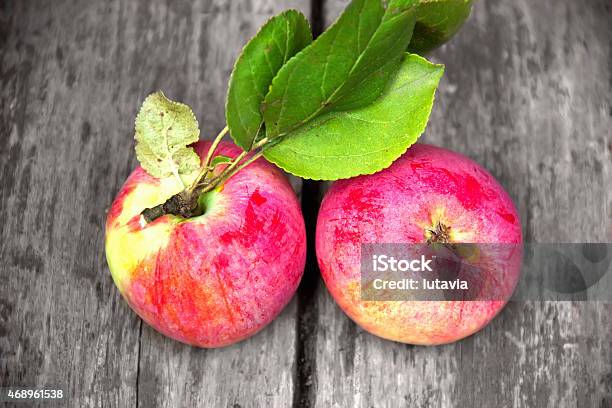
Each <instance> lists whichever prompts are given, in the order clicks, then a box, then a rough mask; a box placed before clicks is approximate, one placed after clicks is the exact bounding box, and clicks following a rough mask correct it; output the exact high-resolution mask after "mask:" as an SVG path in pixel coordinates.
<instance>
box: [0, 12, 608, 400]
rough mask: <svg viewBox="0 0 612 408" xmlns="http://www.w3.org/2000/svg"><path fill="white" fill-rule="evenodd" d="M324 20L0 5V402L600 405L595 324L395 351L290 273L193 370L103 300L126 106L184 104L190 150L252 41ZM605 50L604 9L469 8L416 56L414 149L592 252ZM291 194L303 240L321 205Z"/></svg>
mask: <svg viewBox="0 0 612 408" xmlns="http://www.w3.org/2000/svg"><path fill="white" fill-rule="evenodd" d="M343 3H345V2H344V1H339V0H327V1H321V0H313V1H312V2H311V1H310V0H232V1H229V0H194V1H186V0H180V1H162V0H138V1H128V0H124V1H119V0H108V1H100V2H93V1H86V0H77V1H65V0H54V1H51V0H47V1H43V0H39V1H34V0H13V1H6V0H5V1H0V50H1V56H0V61H1V62H0V214H1V215H2V221H1V222H0V277H1V279H2V286H1V287H0V386H29V387H35V386H38V387H40V386H52V385H55V386H59V387H61V388H63V389H64V391H65V392H66V393H67V398H66V399H65V400H64V402H63V403H62V405H61V406H67V407H143V408H150V407H194V406H211V407H287V406H291V405H293V406H296V407H315V406H316V407H330V406H338V407H353V406H355V407H370V406H376V407H379V406H389V407H397V406H415V407H425V406H444V407H450V406H458V407H525V406H529V407H546V406H548V407H611V406H612V316H611V312H610V304H606V303H587V302H581V303H580V302H576V303H570V302H517V303H511V304H509V305H508V307H506V309H505V310H504V311H503V313H502V314H501V315H500V316H499V317H498V318H496V319H495V320H494V321H493V323H492V324H491V325H489V326H488V327H487V328H486V329H484V330H483V331H482V332H480V333H478V334H476V335H475V336H472V337H470V338H468V339H466V340H463V341H460V342H458V343H456V344H452V345H448V346H443V347H431V348H424V347H413V346H407V345H403V344H397V343H392V342H388V341H383V340H381V339H378V338H376V337H373V336H371V335H369V334H367V333H365V332H363V331H362V330H361V329H359V328H358V327H357V326H355V324H353V323H352V322H351V321H350V320H348V319H347V318H346V317H345V315H344V314H343V313H342V312H341V311H340V310H339V309H338V307H337V306H336V305H335V303H334V302H333V301H332V299H331V298H330V296H329V294H328V293H327V291H326V289H325V286H324V285H323V283H322V282H321V280H320V279H319V277H318V271H317V268H316V265H315V264H314V263H313V258H312V254H311V257H310V259H309V265H308V267H307V271H306V275H305V277H304V281H303V284H302V286H301V288H300V290H299V293H298V296H297V297H296V299H294V301H293V302H292V303H291V304H290V305H289V306H288V307H287V308H286V310H285V311H284V312H283V313H282V315H281V316H280V317H279V318H278V319H276V320H275V321H274V323H273V324H271V325H270V326H269V327H268V328H266V329H265V330H264V331H263V332H261V333H260V334H258V335H257V336H255V337H253V338H251V339H249V340H247V341H245V342H242V343H240V344H238V345H235V346H233V347H229V348H225V349H221V350H200V349H196V348H192V347H188V346H185V345H182V344H180V343H178V342H175V341H172V340H170V339H167V338H165V337H163V336H161V335H159V334H158V333H156V332H155V331H154V330H152V329H151V328H150V327H148V326H147V325H146V324H143V323H142V322H141V320H140V319H139V318H138V317H137V316H136V315H135V314H134V313H133V312H132V311H131V310H130V309H129V308H128V306H127V304H126V303H125V302H124V301H123V300H122V299H121V297H120V295H119V293H118V291H117V290H116V288H115V286H114V284H113V282H112V280H111V277H110V274H109V271H108V268H107V265H106V260H105V256H104V245H103V244H104V220H105V211H106V209H107V208H108V206H109V204H110V203H111V201H112V199H113V196H114V195H115V194H116V192H117V191H118V189H119V187H120V186H121V184H122V183H123V181H124V179H125V178H126V176H127V175H128V174H129V172H130V171H131V169H133V168H134V167H135V165H136V161H135V158H134V152H133V142H132V137H133V133H132V132H133V123H134V117H135V114H136V111H137V109H138V107H139V105H140V103H141V102H142V100H143V98H144V97H145V95H147V94H148V93H150V92H152V91H154V90H156V89H163V90H164V91H166V92H167V94H168V95H169V96H171V97H173V98H176V99H180V100H183V101H185V102H186V103H188V104H189V105H191V106H192V107H193V108H194V111H195V112H196V114H197V116H198V119H199V120H200V124H201V127H202V133H203V135H205V136H212V135H214V134H215V133H216V131H218V130H219V129H220V128H221V127H222V126H223V121H224V117H223V103H224V95H225V90H226V84H227V79H228V75H229V73H230V70H231V68H232V64H233V61H234V59H235V57H236V55H237V53H238V52H239V51H240V48H241V46H242V44H243V43H244V42H245V41H246V40H247V38H249V37H250V36H251V35H252V34H253V33H254V32H255V31H256V29H257V28H258V27H259V25H260V24H262V23H263V22H264V21H265V20H266V19H267V18H268V17H269V16H270V15H272V14H274V13H276V12H278V11H279V10H282V9H285V8H288V7H294V8H298V9H300V10H302V11H303V12H304V13H305V14H306V15H307V16H309V18H310V19H311V20H312V21H313V24H314V26H315V28H316V29H318V30H320V29H321V27H323V26H325V25H327V24H329V23H330V22H331V21H332V20H333V18H334V17H335V16H336V15H337V13H338V12H339V10H340V9H341V8H342V6H343ZM611 39H612V5H611V4H610V2H609V0H590V1H583V2H577V1H574V0H554V1H553V0H532V1H526V0H521V1H503V0H483V1H480V2H478V3H477V4H476V5H475V7H474V12H473V15H472V17H471V19H470V21H469V22H468V23H467V25H466V26H465V27H464V29H463V30H462V31H461V33H460V34H459V35H458V36H457V37H456V38H455V39H453V41H452V42H451V43H450V44H448V45H447V46H445V47H443V48H442V49H440V50H438V51H436V52H435V53H434V54H433V55H431V56H430V57H431V58H432V59H434V60H435V61H437V62H442V63H444V64H446V74H445V77H444V79H443V81H442V84H441V86H440V90H439V91H438V94H437V98H436V99H437V101H436V105H435V107H434V111H433V113H432V117H431V120H430V125H429V127H428V129H427V131H426V134H425V136H424V137H423V139H422V140H424V141H426V142H429V143H433V144H438V145H443V146H446V147H449V148H452V149H455V150H457V151H459V152H462V153H464V154H467V155H468V156H470V157H472V158H474V159H475V160H477V161H478V162H480V163H481V164H482V165H484V166H485V167H486V168H488V169H489V170H490V171H491V172H492V173H493V174H494V175H495V176H496V177H497V178H498V179H499V180H500V181H501V183H502V184H503V185H504V186H505V187H506V188H507V190H508V191H509V193H510V195H511V196H512V197H513V199H514V200H515V202H516V203H517V205H518V208H519V210H520V214H521V216H522V221H523V230H524V234H525V239H526V240H527V241H531V242H581V241H582V242H609V241H612V221H611V219H612V194H611V193H610V192H611V191H612V177H611V175H612V160H611V158H612V135H611V129H612V119H611V115H612V107H611V91H612V75H611V73H610V71H611V68H612V50H611V45H610V44H611ZM294 181H296V183H295V184H296V186H297V188H298V189H301V192H302V200H303V205H304V213H305V216H306V220H307V222H308V224H309V229H310V232H312V229H313V228H312V227H313V225H314V224H313V222H314V220H315V219H316V210H317V205H318V200H319V198H320V195H321V194H322V192H323V191H324V189H325V186H322V185H319V184H316V183H312V182H309V183H304V184H303V186H302V185H301V184H300V182H298V181H297V180H294ZM312 249H313V246H312V245H310V248H309V250H311V251H312ZM26 405H27V404H26ZM26 405H23V404H22V405H18V406H21V407H23V406H26ZM43 405H44V404H43ZM41 406H42V405H41Z"/></svg>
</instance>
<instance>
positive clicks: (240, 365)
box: [134, 0, 310, 408]
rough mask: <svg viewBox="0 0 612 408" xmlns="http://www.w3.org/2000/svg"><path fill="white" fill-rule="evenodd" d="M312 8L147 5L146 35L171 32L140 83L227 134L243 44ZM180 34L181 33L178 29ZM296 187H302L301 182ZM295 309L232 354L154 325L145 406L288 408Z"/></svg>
mask: <svg viewBox="0 0 612 408" xmlns="http://www.w3.org/2000/svg"><path fill="white" fill-rule="evenodd" d="M309 5H310V3H309V1H304V0H283V1H273V0H254V1H250V0H249V1H245V0H242V1H236V2H234V1H232V2H229V1H225V0H212V1H196V2H183V3H182V5H181V9H179V10H174V7H175V6H174V3H172V2H170V3H168V2H161V1H160V2H142V5H141V7H142V8H143V9H144V10H134V12H135V13H138V14H141V13H145V14H147V15H149V16H150V17H149V19H148V20H149V21H148V23H147V28H145V29H144V30H143V28H140V31H141V32H146V31H148V30H151V29H153V28H154V29H155V30H159V32H161V33H165V32H167V33H168V35H169V36H170V37H169V38H163V39H160V40H161V41H160V40H158V41H154V42H156V43H157V45H156V46H157V48H158V49H157V51H156V52H158V53H159V54H157V55H160V56H163V58H162V59H161V60H159V61H155V64H157V65H158V66H159V67H160V68H159V69H161V70H162V72H161V73H157V74H156V76H154V77H150V78H141V80H142V81H143V83H147V82H146V81H149V84H148V86H150V87H151V89H154V88H161V89H167V90H169V92H170V94H171V95H176V96H177V97H179V98H180V99H183V100H185V101H187V102H188V103H189V104H190V105H191V106H193V107H194V109H195V111H196V112H198V113H199V118H201V124H202V127H203V130H208V132H209V134H210V135H214V132H215V131H217V130H218V129H220V128H221V127H223V123H224V114H223V108H224V103H225V93H226V85H227V81H228V79H229V74H230V72H231V68H232V66H233V63H234V60H235V58H236V57H237V55H238V53H239V52H240V50H241V48H242V46H243V45H244V43H245V42H246V41H247V40H248V38H250V37H251V36H252V35H253V34H255V32H256V30H257V29H258V28H259V26H260V25H261V24H263V23H264V22H265V21H266V20H267V19H268V18H269V17H270V16H272V15H273V14H276V13H278V12H280V11H282V10H284V9H287V8H297V9H300V10H301V11H302V12H304V13H305V15H307V16H308V15H309ZM177 27H182V28H181V29H179V30H177V29H176V28H177ZM293 180H294V182H296V183H297V184H299V182H298V181H297V179H293ZM296 312H297V308H296V303H295V302H292V303H290V305H289V306H288V307H287V309H286V310H285V311H284V312H283V313H282V314H281V316H280V317H279V318H277V319H276V320H275V321H274V322H273V323H272V324H271V325H270V326H269V327H267V328H265V329H264V330H263V331H262V332H261V333H259V334H257V335H256V336H254V337H253V338H251V339H248V340H246V341H244V342H242V343H240V344H237V345H234V346H232V347H229V348H225V349H219V350H199V349H195V348H192V347H187V346H185V345H182V344H179V343H177V342H175V341H172V340H170V339H168V338H166V337H163V336H161V335H160V334H158V333H157V332H155V331H154V330H152V329H151V328H150V327H148V326H147V325H144V326H143V331H142V338H141V345H142V348H141V353H140V356H141V359H140V374H139V379H138V396H139V398H138V406H139V407H143V408H151V407H191V406H211V407H213V406H214V407H226V406H242V407H251V406H253V407H259V406H266V407H285V406H286V405H287V403H288V401H291V400H292V398H293V393H294V390H295V384H294V370H295V365H294V358H295V344H296V336H297V332H296Z"/></svg>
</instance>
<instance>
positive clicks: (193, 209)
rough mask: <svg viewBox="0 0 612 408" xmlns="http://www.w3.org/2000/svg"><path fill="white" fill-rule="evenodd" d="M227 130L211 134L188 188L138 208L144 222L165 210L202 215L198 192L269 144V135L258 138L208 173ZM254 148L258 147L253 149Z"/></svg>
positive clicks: (214, 185) (185, 215) (219, 182)
mask: <svg viewBox="0 0 612 408" xmlns="http://www.w3.org/2000/svg"><path fill="white" fill-rule="evenodd" d="M227 132H228V127H227V126H225V127H224V128H223V130H221V132H219V134H218V135H217V137H215V139H214V141H213V143H212V145H211V146H210V148H209V149H208V153H207V154H206V159H205V160H204V164H203V167H202V169H201V170H200V172H199V173H198V175H197V177H196V178H195V180H194V181H193V182H192V183H191V185H190V186H189V188H186V189H185V190H183V191H181V192H180V193H178V194H175V195H173V196H172V197H170V198H169V199H168V200H166V201H165V202H164V203H162V204H159V205H157V206H155V207H152V208H147V209H145V210H144V211H143V212H142V216H143V217H144V220H145V221H146V222H147V223H149V222H152V221H155V220H156V219H157V218H159V217H161V216H163V215H166V214H173V215H178V216H181V217H183V218H191V217H196V216H198V215H202V209H201V208H199V206H198V198H199V197H200V195H202V194H203V193H206V192H209V191H212V190H214V189H215V188H217V187H218V186H221V185H223V184H224V183H226V182H227V180H229V179H230V178H231V177H232V176H234V175H235V174H236V173H238V172H239V171H240V170H242V169H244V168H245V167H247V166H248V165H249V164H251V163H253V162H254V161H255V160H257V159H259V158H260V157H262V156H263V154H264V151H265V149H266V148H267V147H269V146H270V145H272V141H271V140H270V139H268V138H267V137H264V138H262V139H261V140H259V141H258V142H256V143H253V145H252V146H251V148H250V149H249V150H245V151H243V152H242V153H240V154H239V155H238V156H237V157H236V158H234V159H233V160H232V161H231V162H230V163H229V164H227V166H226V167H225V169H223V171H222V172H221V173H220V174H218V175H216V176H214V177H211V173H212V172H213V170H214V167H213V166H211V164H210V163H211V161H212V159H213V156H214V153H215V150H216V149H217V147H218V146H219V143H220V142H221V140H222V139H223V137H224V136H225V135H226V134H227ZM258 149H260V150H259V151H257V150H258ZM249 155H250V157H249Z"/></svg>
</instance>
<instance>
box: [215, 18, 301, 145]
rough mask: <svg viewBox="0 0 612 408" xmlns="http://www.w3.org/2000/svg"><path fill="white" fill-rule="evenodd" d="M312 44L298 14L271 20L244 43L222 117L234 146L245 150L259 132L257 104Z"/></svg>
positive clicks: (231, 79) (259, 103) (260, 125)
mask: <svg viewBox="0 0 612 408" xmlns="http://www.w3.org/2000/svg"><path fill="white" fill-rule="evenodd" d="M311 42H312V34H311V32H310V26H309V25H308V21H307V20H306V18H305V17H304V16H303V15H302V14H301V13H300V12H298V11H295V10H289V11H286V12H284V13H282V14H279V15H278V16H275V17H273V18H271V19H270V20H269V21H268V22H267V23H266V24H265V25H264V26H263V27H262V28H261V29H260V30H259V32H258V33H257V34H256V35H255V36H254V37H253V38H252V39H251V40H250V41H249V42H248V43H247V45H246V46H245V47H244V50H243V51H242V53H241V54H240V56H239V57H238V59H237V60H236V64H235V65H234V70H233V71H232V76H231V78H230V82H229V89H228V93H227V102H226V106H225V116H226V120H227V125H228V127H229V130H230V134H231V136H232V138H233V139H234V141H235V142H236V144H237V145H239V146H240V147H242V148H243V149H245V150H248V149H249V148H250V146H251V144H252V143H253V141H254V140H255V138H256V137H257V135H258V133H259V132H260V130H261V128H262V123H263V117H262V114H261V104H262V102H263V100H264V97H265V95H266V93H268V90H269V88H270V84H272V79H273V78H274V77H275V76H276V74H277V73H278V70H279V69H280V68H281V67H282V66H283V65H284V64H285V63H286V62H287V61H288V60H289V58H291V57H292V56H294V55H295V54H296V53H297V52H298V51H300V50H301V49H302V48H304V47H306V46H307V45H308V44H310V43H311Z"/></svg>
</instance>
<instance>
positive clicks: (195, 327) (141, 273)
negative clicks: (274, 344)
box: [106, 142, 306, 347]
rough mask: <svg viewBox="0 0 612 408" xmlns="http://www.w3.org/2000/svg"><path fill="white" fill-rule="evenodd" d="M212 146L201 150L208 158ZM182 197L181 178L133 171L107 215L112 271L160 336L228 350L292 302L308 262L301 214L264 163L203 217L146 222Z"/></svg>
mask: <svg viewBox="0 0 612 408" xmlns="http://www.w3.org/2000/svg"><path fill="white" fill-rule="evenodd" d="M209 146H210V142H199V143H198V144H196V146H195V149H196V151H197V152H198V154H199V155H200V157H201V158H202V157H204V156H205V154H206V152H207V151H208V148H209ZM216 153H217V154H220V155H225V156H230V157H236V156H237V155H238V154H239V153H240V149H239V148H238V147H236V146H234V145H232V144H230V143H222V144H221V145H220V146H219V148H218V149H217V152H216ZM192 177H195V175H194V176H192ZM187 178H188V179H189V177H187ZM191 181H192V180H187V182H191ZM182 189H183V186H181V185H180V183H179V182H178V181H177V180H176V179H175V178H172V177H169V178H167V179H162V180H158V179H155V178H153V177H151V176H149V175H148V174H147V173H146V172H145V171H144V170H143V169H142V168H140V167H138V168H137V169H136V170H134V172H133V173H132V174H131V175H130V176H129V178H128V179H127V181H126V182H125V184H124V186H123V188H122V189H121V191H120V192H119V194H118V195H117V197H116V199H115V201H114V202H113V204H112V206H111V208H110V210H109V213H108V219H107V222H106V255H107V260H108V264H109V267H110V270H111V273H112V275H113V279H114V281H115V284H116V285H117V287H118V288H119V290H120V292H121V293H122V294H123V296H124V298H125V299H126V300H127V302H128V303H129V305H130V306H131V307H132V309H133V310H134V311H135V312H136V313H138V315H139V316H140V317H142V319H144V320H145V321H146V322H147V323H149V324H150V325H151V326H153V327H154V328H155V329H157V330H159V331H160V332H161V333H163V334H165V335H167V336H169V337H172V338H173V339H176V340H179V341H182V342H185V343H188V344H192V345H196V346H200V347H221V346H226V345H229V344H232V343H235V342H237V341H240V340H242V339H245V338H247V337H249V336H251V335H253V334H254V333H256V332H257V331H258V330H260V329H262V328H263V327H264V326H266V325H267V324H268V323H270V322H271V321H272V320H273V319H274V318H275V317H276V316H277V315H278V314H279V313H280V311H281V310H282V309H283V308H284V307H285V305H286V304H287V303H288V302H289V300H290V299H291V297H292V296H293V294H294V293H295V290H296V289H297V286H298V283H299V281H300V279H301V277H302V273H303V271H304V263H305V259H306V258H305V257H306V232H305V228H304V221H303V218H302V214H301V210H300V205H299V202H298V200H297V198H296V195H295V193H294V192H293V190H292V188H291V186H290V185H289V183H288V181H287V179H286V178H285V176H284V175H283V174H282V173H281V172H280V171H279V170H278V169H277V168H276V167H274V166H272V165H271V164H269V163H268V162H266V161H265V160H263V159H258V160H257V161H255V162H254V163H252V164H250V165H249V166H247V167H246V168H244V169H243V170H241V171H240V172H238V173H237V174H236V175H234V176H233V177H232V178H230V179H229V180H228V181H227V182H226V183H225V184H224V186H223V187H222V188H220V189H217V190H214V191H211V192H209V193H206V194H205V195H204V196H203V197H201V200H200V201H201V202H203V203H204V205H205V212H204V214H203V215H201V216H198V217H194V218H190V219H183V218H181V217H178V216H174V215H164V216H162V217H160V218H158V219H156V220H155V221H153V222H151V223H148V224H147V223H145V222H144V220H143V218H142V217H141V212H142V211H143V210H144V209H146V208H150V207H153V206H155V205H158V204H160V203H163V202H164V201H165V200H166V199H168V198H169V197H171V196H172V195H174V194H176V193H178V192H180V191H181V190H182Z"/></svg>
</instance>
